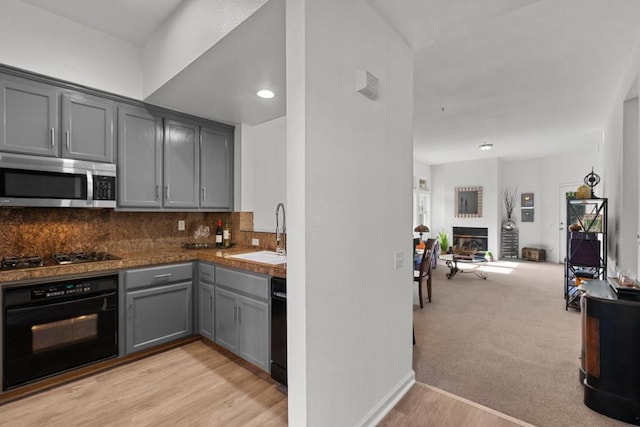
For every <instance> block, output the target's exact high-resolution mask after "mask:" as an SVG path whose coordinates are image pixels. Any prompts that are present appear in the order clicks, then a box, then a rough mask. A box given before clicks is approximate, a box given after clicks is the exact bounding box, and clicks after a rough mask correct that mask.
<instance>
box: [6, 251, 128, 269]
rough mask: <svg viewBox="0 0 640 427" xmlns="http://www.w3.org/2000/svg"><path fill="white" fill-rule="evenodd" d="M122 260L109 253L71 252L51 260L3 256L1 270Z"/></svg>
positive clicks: (58, 254) (37, 257)
mask: <svg viewBox="0 0 640 427" xmlns="http://www.w3.org/2000/svg"><path fill="white" fill-rule="evenodd" d="M118 259H121V258H120V257H117V256H115V255H112V254H110V253H108V252H94V251H92V252H71V253H56V254H53V255H51V258H49V259H46V260H45V259H43V258H42V257H41V256H39V255H28V256H3V257H2V261H1V262H0V269H2V270H15V269H19V268H32V267H42V266H43V265H66V264H77V263H82V262H96V261H111V260H118Z"/></svg>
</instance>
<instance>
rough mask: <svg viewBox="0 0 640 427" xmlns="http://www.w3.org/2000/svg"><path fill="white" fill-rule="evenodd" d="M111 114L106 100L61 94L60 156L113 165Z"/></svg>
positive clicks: (88, 96)
mask: <svg viewBox="0 0 640 427" xmlns="http://www.w3.org/2000/svg"><path fill="white" fill-rule="evenodd" d="M113 111H114V104H113V102H112V101H110V100H108V99H102V98H98V97H95V96H90V95H85V94H80V93H65V94H63V96H62V130H63V141H62V142H63V143H62V157H67V158H70V159H79V160H89V161H92V162H106V163H113V161H114V159H113Z"/></svg>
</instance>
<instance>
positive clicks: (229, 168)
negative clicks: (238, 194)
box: [200, 126, 233, 211]
mask: <svg viewBox="0 0 640 427" xmlns="http://www.w3.org/2000/svg"><path fill="white" fill-rule="evenodd" d="M200 187H201V188H200V207H201V208H209V209H215V210H218V211H232V210H233V131H231V130H229V129H227V128H224V129H223V128H213V127H204V126H202V127H201V128H200Z"/></svg>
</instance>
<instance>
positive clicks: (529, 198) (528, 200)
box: [520, 193, 533, 208]
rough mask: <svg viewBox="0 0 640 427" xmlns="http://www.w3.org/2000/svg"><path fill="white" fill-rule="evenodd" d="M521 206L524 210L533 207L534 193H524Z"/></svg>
mask: <svg viewBox="0 0 640 427" xmlns="http://www.w3.org/2000/svg"><path fill="white" fill-rule="evenodd" d="M520 206H522V207H523V208H532V207H533V193H522V195H521V196H520Z"/></svg>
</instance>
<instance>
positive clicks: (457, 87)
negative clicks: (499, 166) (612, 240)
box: [369, 0, 640, 164]
mask: <svg viewBox="0 0 640 427" xmlns="http://www.w3.org/2000/svg"><path fill="white" fill-rule="evenodd" d="M369 3H370V4H371V5H372V6H373V7H374V8H375V9H377V10H378V11H379V12H380V13H381V14H383V15H384V16H385V17H386V19H387V21H388V22H389V23H390V24H391V25H392V26H393V27H394V28H396V29H397V31H398V32H400V33H401V34H402V35H403V37H404V38H405V39H406V40H407V41H408V42H409V43H411V44H412V45H413V46H414V49H415V57H414V157H415V158H416V159H419V160H421V161H423V162H425V163H431V164H440V163H449V162H452V161H462V160H472V159H478V158H487V157H500V158H504V159H518V158H531V157H540V156H545V155H549V154H553V153H558V152H566V151H569V150H580V149H585V146H586V147H588V149H592V147H594V144H595V142H597V141H601V140H602V127H603V126H604V121H605V120H606V115H607V113H608V111H609V110H610V109H611V107H612V102H613V97H614V96H615V93H616V91H617V90H618V85H619V83H620V78H621V76H622V73H623V71H624V69H625V68H626V67H627V65H628V61H629V59H630V55H631V53H632V52H633V49H634V48H635V46H636V45H637V43H638V40H639V36H640V18H639V17H640V1H637V0H562V1H557V0H483V1H469V0H395V1H391V0H369ZM485 141H486V142H487V143H491V144H493V145H494V147H493V149H492V150H491V151H481V150H479V148H478V147H479V145H480V144H481V143H482V142H485ZM586 144H589V145H586Z"/></svg>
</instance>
